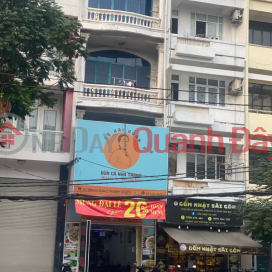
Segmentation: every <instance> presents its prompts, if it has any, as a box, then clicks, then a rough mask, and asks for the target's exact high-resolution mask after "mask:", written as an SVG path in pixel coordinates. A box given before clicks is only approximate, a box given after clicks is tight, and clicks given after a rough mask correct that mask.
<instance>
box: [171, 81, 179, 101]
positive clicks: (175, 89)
mask: <svg viewBox="0 0 272 272" xmlns="http://www.w3.org/2000/svg"><path fill="white" fill-rule="evenodd" d="M171 85H172V100H173V101H178V93H179V92H178V90H179V84H178V83H172V84H171Z"/></svg>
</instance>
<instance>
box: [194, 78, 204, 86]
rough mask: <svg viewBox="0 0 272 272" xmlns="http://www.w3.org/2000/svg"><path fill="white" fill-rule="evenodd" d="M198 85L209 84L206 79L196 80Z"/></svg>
mask: <svg viewBox="0 0 272 272" xmlns="http://www.w3.org/2000/svg"><path fill="white" fill-rule="evenodd" d="M196 84H201V85H206V84H207V79H206V78H197V79H196Z"/></svg>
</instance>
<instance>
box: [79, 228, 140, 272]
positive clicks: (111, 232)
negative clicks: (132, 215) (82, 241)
mask: <svg viewBox="0 0 272 272" xmlns="http://www.w3.org/2000/svg"><path fill="white" fill-rule="evenodd" d="M86 242H87V246H86V248H85V250H84V251H85V252H82V251H81V255H83V256H84V254H85V258H86V262H85V268H84V270H82V271H84V272H129V271H130V267H131V266H132V265H133V264H134V263H136V227H135V226H130V225H129V226H125V225H100V224H99V225H98V224H90V228H89V231H88V232H87V236H86ZM81 264H82V263H81ZM82 265H83V264H82Z"/></svg>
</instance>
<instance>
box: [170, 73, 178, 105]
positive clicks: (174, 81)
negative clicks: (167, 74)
mask: <svg viewBox="0 0 272 272" xmlns="http://www.w3.org/2000/svg"><path fill="white" fill-rule="evenodd" d="M174 76H178V77H179V75H174ZM172 84H177V85H178V89H177V90H173V85H172ZM175 93H176V94H177V99H176V98H175V99H174V97H175ZM171 100H172V101H178V100H179V78H178V79H173V75H172V80H171Z"/></svg>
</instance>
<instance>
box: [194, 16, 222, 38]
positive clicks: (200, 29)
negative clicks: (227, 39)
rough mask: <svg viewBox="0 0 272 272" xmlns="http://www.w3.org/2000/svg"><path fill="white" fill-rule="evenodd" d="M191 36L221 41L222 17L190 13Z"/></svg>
mask: <svg viewBox="0 0 272 272" xmlns="http://www.w3.org/2000/svg"><path fill="white" fill-rule="evenodd" d="M218 18H219V20H218ZM191 36H197V37H200V38H209V39H220V40H222V37H223V17H218V16H213V15H204V14H198V13H196V14H195V13H191Z"/></svg>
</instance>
